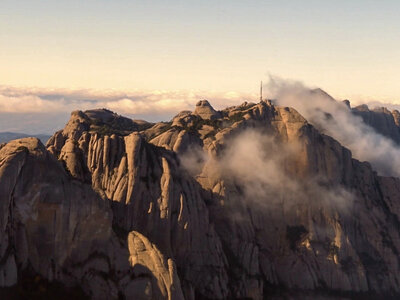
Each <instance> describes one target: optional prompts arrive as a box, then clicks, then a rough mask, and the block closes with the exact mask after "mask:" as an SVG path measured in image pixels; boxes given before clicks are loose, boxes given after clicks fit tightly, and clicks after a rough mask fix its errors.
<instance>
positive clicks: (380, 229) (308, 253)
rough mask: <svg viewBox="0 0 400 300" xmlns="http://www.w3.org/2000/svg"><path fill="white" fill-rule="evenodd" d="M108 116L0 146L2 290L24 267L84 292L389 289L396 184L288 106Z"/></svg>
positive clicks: (327, 293) (394, 277)
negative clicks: (142, 118)
mask: <svg viewBox="0 0 400 300" xmlns="http://www.w3.org/2000/svg"><path fill="white" fill-rule="evenodd" d="M333 101H334V100H333ZM119 118H120V117H119V116H118V115H115V114H113V113H112V112H109V111H106V110H96V111H89V112H80V111H77V112H73V113H72V115H71V119H70V121H69V122H68V124H67V125H66V127H65V128H64V130H62V131H59V132H57V133H56V134H55V135H54V136H53V137H52V138H51V139H50V141H49V142H48V144H47V150H46V149H45V148H44V147H43V145H41V144H40V143H39V142H38V141H37V140H35V139H24V140H19V141H14V142H11V143H8V144H6V145H3V146H0V193H1V194H0V195H1V198H0V199H1V202H0V212H1V216H0V225H1V226H2V227H1V228H2V229H1V232H0V239H1V243H0V284H1V285H2V286H10V285H13V284H15V283H16V282H17V281H19V280H21V279H20V274H22V271H23V270H25V269H27V268H28V266H29V269H30V270H31V271H32V272H33V273H35V274H40V276H42V277H43V278H46V279H47V280H49V281H58V282H61V283H62V284H64V285H65V286H69V287H71V286H80V287H82V289H83V290H84V292H85V293H86V294H88V295H91V297H92V298H95V299H98V298H118V297H126V298H127V299H132V298H135V299H183V298H185V299H203V298H213V299H234V298H252V299H263V298H266V297H268V296H271V297H276V298H280V297H291V296H293V295H295V296H297V297H299V296H304V297H316V296H321V297H323V298H324V297H330V298H341V297H350V298H353V297H356V296H358V297H361V298H365V297H366V296H371V297H381V298H382V297H386V298H388V297H394V298H395V297H396V296H398V295H400V291H399V282H400V270H399V265H400V264H399V251H400V236H399V230H398V229H399V225H400V222H399V213H400V205H399V203H400V199H399V195H400V182H399V179H397V178H389V177H380V176H378V175H377V174H376V173H375V172H374V171H373V170H372V169H371V166H370V165H369V164H368V163H361V162H359V161H357V160H355V159H353V158H352V157H351V153H350V151H349V150H348V149H346V148H344V147H342V146H341V145H340V144H339V143H338V142H337V141H335V140H334V139H332V138H331V137H329V136H326V135H323V134H320V133H319V132H318V130H316V129H315V128H314V127H313V126H311V125H310V124H309V123H308V122H307V120H305V119H304V118H303V117H302V116H301V115H300V114H298V113H297V112H296V111H295V110H294V109H292V108H287V107H278V106H274V105H272V104H271V102H270V101H262V102H260V103H258V104H254V103H243V104H242V105H240V106H235V107H230V108H227V109H224V110H222V111H218V112H217V111H215V110H214V109H213V108H212V107H211V105H210V104H209V103H208V101H205V100H204V101H200V102H199V103H198V105H196V109H195V112H194V113H191V112H189V111H185V112H182V113H180V114H178V115H177V116H176V117H174V119H173V120H172V121H171V122H170V123H159V124H155V125H151V124H146V123H144V124H145V125H146V126H143V123H142V124H141V125H140V124H137V123H134V122H133V121H132V122H133V123H131V122H130V121H122V123H123V124H125V123H126V124H128V123H129V124H128V128H124V127H121V126H120V125H121V124H122V123H120V122H119V121H115V120H119ZM121 118H122V117H121ZM128 120H129V119H128ZM99 124H101V127H103V129H102V130H99V126H100V125H99ZM115 124H118V125H115ZM139 125H140V126H139ZM150 126H152V127H150ZM57 160H58V161H57ZM44 245H46V247H45V246H44Z"/></svg>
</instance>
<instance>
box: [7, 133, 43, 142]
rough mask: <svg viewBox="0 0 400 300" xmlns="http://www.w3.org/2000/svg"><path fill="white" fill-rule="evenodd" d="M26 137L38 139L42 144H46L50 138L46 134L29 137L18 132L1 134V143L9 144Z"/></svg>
mask: <svg viewBox="0 0 400 300" xmlns="http://www.w3.org/2000/svg"><path fill="white" fill-rule="evenodd" d="M25 137H36V138H38V139H39V140H41V141H42V143H44V144H45V143H46V142H47V141H48V139H49V138H50V135H46V134H34V135H28V134H25V133H16V132H0V143H7V142H9V141H11V140H16V139H22V138H25Z"/></svg>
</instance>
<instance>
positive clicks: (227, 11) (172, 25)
mask: <svg viewBox="0 0 400 300" xmlns="http://www.w3.org/2000/svg"><path fill="white" fill-rule="evenodd" d="M399 15H400V1H387V0H386V1H377V0H376V1H370V0H353V1H351V0H350V1H349V0H348V1H343V0H339V1H338V0H336V1H324V0H319V1H314V0H311V1H310V0H302V1H296V0H292V1H288V0H280V1H265V0H264V1H256V0H246V1H243V0H240V1H238V0H230V1H220V0H212V1H209V0H202V1H191V0H185V1H177V0H169V1H152V0H148V1H143V0H142V1H135V0H131V1H128V0H57V1H54V0H42V1H39V0H18V1H15V0H12V1H11V0H1V1H0V84H1V85H12V86H31V87H32V86H33V87H46V88H47V87H59V88H78V87H79V88H82V87H83V88H96V89H103V88H114V89H165V90H177V89H187V90H192V89H200V90H216V91H237V92H250V91H256V90H257V87H258V84H259V83H258V82H259V80H260V79H261V78H263V77H264V78H265V77H266V74H268V73H272V74H275V75H279V76H282V77H284V78H292V79H298V80H301V81H303V82H305V83H306V84H308V85H310V86H318V87H321V88H323V89H325V90H327V91H328V92H329V93H331V94H332V95H334V96H336V97H342V98H345V97H346V98H351V97H358V96H364V97H369V98H373V99H374V100H384V101H388V100H393V101H400V84H398V83H397V81H398V79H399V78H400V50H399V49H400V47H399V46H400V18H399Z"/></svg>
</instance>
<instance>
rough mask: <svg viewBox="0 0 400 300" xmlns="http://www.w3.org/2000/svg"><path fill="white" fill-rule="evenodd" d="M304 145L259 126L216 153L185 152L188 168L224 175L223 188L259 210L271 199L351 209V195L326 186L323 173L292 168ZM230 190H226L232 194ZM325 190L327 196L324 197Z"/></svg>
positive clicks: (339, 187) (229, 141) (226, 144)
mask: <svg viewBox="0 0 400 300" xmlns="http://www.w3.org/2000/svg"><path fill="white" fill-rule="evenodd" d="M299 147H300V145H297V144H295V143H293V142H292V143H283V142H279V141H277V140H276V139H275V138H274V137H273V136H271V135H268V134H265V133H264V132H262V131H260V130H255V129H246V130H244V131H243V132H241V133H239V134H238V135H237V136H235V137H234V138H232V139H230V140H228V141H227V142H226V143H225V144H224V150H222V151H221V152H220V153H218V155H217V156H215V155H211V154H207V153H206V152H204V151H201V150H199V149H196V150H195V151H193V149H191V150H189V151H188V152H187V153H185V154H183V155H182V156H181V161H182V163H183V165H184V166H185V167H186V169H188V170H189V172H190V173H191V174H192V175H193V174H195V173H197V174H199V173H200V172H201V168H202V167H204V166H205V170H203V172H206V173H207V174H204V175H206V176H208V177H209V178H218V177H219V178H220V179H221V180H223V181H224V185H225V188H228V189H229V190H231V189H232V188H233V189H234V191H233V193H232V194H231V196H233V197H239V198H240V199H239V201H240V202H243V203H246V202H247V203H249V204H250V203H251V204H253V205H257V207H260V208H261V209H268V208H271V205H272V204H283V203H284V205H285V207H286V208H290V207H291V206H292V205H296V204H299V203H303V204H304V203H309V202H308V201H316V202H317V203H323V204H330V205H333V206H335V207H336V208H338V209H344V210H348V208H349V207H350V206H351V204H352V201H353V195H352V193H351V192H350V191H348V190H346V189H345V188H344V187H342V186H339V185H336V186H333V185H331V184H330V185H328V184H327V181H326V180H325V179H324V178H323V177H321V176H319V177H318V178H316V177H314V176H310V177H308V178H306V177H300V176H299V175H298V174H296V171H295V168H294V167H293V166H294V164H295V161H296V159H297V156H296V153H299ZM229 190H226V191H224V192H223V194H225V195H226V194H229V192H230V191H229ZM321 195H323V196H321Z"/></svg>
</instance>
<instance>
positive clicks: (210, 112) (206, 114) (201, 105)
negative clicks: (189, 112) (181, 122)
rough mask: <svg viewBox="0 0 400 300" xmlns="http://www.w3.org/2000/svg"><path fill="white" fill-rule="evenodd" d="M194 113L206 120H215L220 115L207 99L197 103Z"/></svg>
mask: <svg viewBox="0 0 400 300" xmlns="http://www.w3.org/2000/svg"><path fill="white" fill-rule="evenodd" d="M194 114H195V115H197V116H200V118H202V119H204V120H213V119H217V118H218V117H219V114H218V112H217V111H216V110H215V109H214V108H213V107H212V106H211V105H210V103H209V102H208V101H207V100H201V101H199V102H197V103H196V109H195V110H194Z"/></svg>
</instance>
